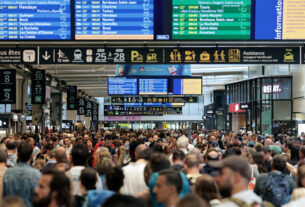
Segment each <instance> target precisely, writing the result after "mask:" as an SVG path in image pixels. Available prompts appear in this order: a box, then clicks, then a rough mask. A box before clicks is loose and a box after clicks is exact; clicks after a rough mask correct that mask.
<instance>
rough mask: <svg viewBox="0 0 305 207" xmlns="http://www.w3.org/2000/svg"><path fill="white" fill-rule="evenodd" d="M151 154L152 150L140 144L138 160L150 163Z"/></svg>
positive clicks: (137, 153) (136, 153)
mask: <svg viewBox="0 0 305 207" xmlns="http://www.w3.org/2000/svg"><path fill="white" fill-rule="evenodd" d="M151 154H152V150H151V149H150V148H147V146H146V145H144V144H140V145H139V146H137V148H136V151H135V157H136V160H139V159H144V160H146V161H149V159H150V157H151Z"/></svg>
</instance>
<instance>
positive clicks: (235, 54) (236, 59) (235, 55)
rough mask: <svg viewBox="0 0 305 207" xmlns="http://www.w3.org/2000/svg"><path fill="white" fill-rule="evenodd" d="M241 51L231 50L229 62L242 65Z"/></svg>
mask: <svg viewBox="0 0 305 207" xmlns="http://www.w3.org/2000/svg"><path fill="white" fill-rule="evenodd" d="M240 61H241V60H240V49H230V50H229V62H231V63H240Z"/></svg>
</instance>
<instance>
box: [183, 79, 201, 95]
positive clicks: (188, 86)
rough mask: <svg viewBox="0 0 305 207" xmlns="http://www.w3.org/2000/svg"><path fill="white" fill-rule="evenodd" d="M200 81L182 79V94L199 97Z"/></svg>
mask: <svg viewBox="0 0 305 207" xmlns="http://www.w3.org/2000/svg"><path fill="white" fill-rule="evenodd" d="M201 81H202V80H201V79H191V78H190V79H183V94H184V95H188V94H194V95H195V94H196V95H201V93H202V91H201V90H202V83H201Z"/></svg>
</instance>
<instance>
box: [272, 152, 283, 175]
mask: <svg viewBox="0 0 305 207" xmlns="http://www.w3.org/2000/svg"><path fill="white" fill-rule="evenodd" d="M286 163H287V160H286V157H285V156H283V155H275V156H274V158H273V159H272V161H271V169H272V171H275V170H276V171H280V172H283V171H284V170H285V168H286Z"/></svg>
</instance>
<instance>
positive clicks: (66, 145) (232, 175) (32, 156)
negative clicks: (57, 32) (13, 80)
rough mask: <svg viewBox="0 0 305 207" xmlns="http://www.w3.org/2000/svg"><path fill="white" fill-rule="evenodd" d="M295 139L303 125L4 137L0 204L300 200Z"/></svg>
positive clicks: (208, 205)
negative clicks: (256, 130) (267, 130)
mask: <svg viewBox="0 0 305 207" xmlns="http://www.w3.org/2000/svg"><path fill="white" fill-rule="evenodd" d="M304 143H305V134H304V133H302V134H301V136H295V137H293V136H288V135H285V134H279V135H278V136H276V137H274V136H272V135H256V134H252V133H249V132H248V133H240V134H236V133H225V132H222V131H199V130H198V131H192V132H191V133H189V131H188V132H187V133H185V131H183V130H138V131H133V130H119V129H115V130H106V131H105V130H100V131H98V132H94V131H86V130H84V131H74V132H69V133H68V132H60V133H50V134H47V135H40V134H31V133H30V134H23V135H14V136H9V137H4V138H2V139H1V145H0V193H2V195H3V196H2V197H0V206H3V207H32V206H34V207H38V206H39V207H99V206H100V207H131V206H133V207H134V206H136V207H137V206H139V207H140V206H141V207H142V206H143V207H149V206H151V207H216V206H217V207H222V206H223V207H248V206H275V207H280V206H285V207H296V206H303V205H302V204H303V203H305V146H304Z"/></svg>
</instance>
